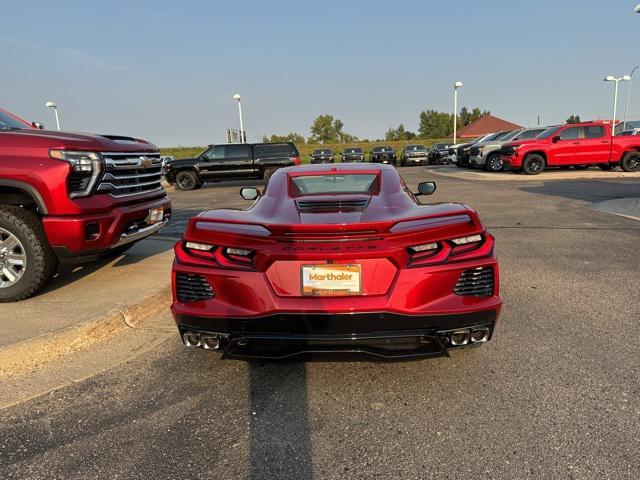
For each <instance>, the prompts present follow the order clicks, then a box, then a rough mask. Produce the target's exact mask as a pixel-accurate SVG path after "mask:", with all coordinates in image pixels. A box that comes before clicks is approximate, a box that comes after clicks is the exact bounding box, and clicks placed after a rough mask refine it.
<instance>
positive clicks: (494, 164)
mask: <svg viewBox="0 0 640 480" xmlns="http://www.w3.org/2000/svg"><path fill="white" fill-rule="evenodd" d="M484 168H485V169H486V170H487V171H488V172H499V171H501V170H502V169H503V168H504V162H503V161H502V160H501V159H500V154H498V153H492V154H490V155H489V156H488V157H487V161H486V163H485V164H484Z"/></svg>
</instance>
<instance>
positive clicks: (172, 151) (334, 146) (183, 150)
mask: <svg viewBox="0 0 640 480" xmlns="http://www.w3.org/2000/svg"><path fill="white" fill-rule="evenodd" d="M414 143H417V144H421V145H424V146H426V147H427V148H428V147H431V145H433V144H434V143H451V139H447V138H432V139H427V140H399V141H396V142H353V143H324V144H318V143H310V144H304V145H296V147H298V151H299V152H300V157H301V160H302V163H309V162H310V161H311V153H312V152H313V151H314V150H317V149H319V148H330V149H331V150H333V153H334V156H335V159H336V161H340V155H338V153H340V152H342V151H343V150H344V149H345V148H347V147H360V148H362V149H363V150H364V151H365V152H366V153H367V155H366V157H365V158H366V160H369V152H370V151H371V149H372V148H373V147H377V146H382V145H388V146H390V147H393V148H394V149H395V151H396V154H397V155H398V157H399V156H400V154H401V153H402V148H403V147H404V146H405V145H411V144H414ZM205 148H206V147H176V148H161V149H160V153H161V154H162V155H171V156H173V157H176V158H191V157H195V156H197V155H198V154H199V153H201V152H202V151H204V150H205Z"/></svg>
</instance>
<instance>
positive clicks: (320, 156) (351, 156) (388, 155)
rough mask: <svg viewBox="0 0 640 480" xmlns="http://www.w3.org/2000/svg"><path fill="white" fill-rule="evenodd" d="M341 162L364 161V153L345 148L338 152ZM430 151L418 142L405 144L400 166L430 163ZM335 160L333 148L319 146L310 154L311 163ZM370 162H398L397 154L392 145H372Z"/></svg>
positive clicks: (356, 148) (355, 149) (358, 149)
mask: <svg viewBox="0 0 640 480" xmlns="http://www.w3.org/2000/svg"><path fill="white" fill-rule="evenodd" d="M339 155H340V157H341V161H342V163H348V162H366V153H365V151H364V150H363V149H362V148H360V147H348V148H345V149H344V150H343V151H342V152H341V153H340V154H339ZM431 158H432V157H431V152H430V150H429V149H427V147H425V146H424V145H420V144H412V145H405V146H404V147H403V149H402V153H401V154H400V161H399V163H400V166H403V167H404V166H407V165H427V164H428V163H430V159H431ZM335 161H336V159H335V154H334V152H333V150H331V149H328V148H320V149H317V150H314V151H313V153H312V154H311V163H313V164H315V163H334V162H335ZM369 161H370V162H371V163H386V164H390V165H397V164H398V155H397V154H396V151H395V150H394V149H393V147H390V146H388V145H382V146H377V147H373V148H372V149H371V151H370V152H369Z"/></svg>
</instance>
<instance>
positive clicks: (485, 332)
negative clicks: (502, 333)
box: [449, 327, 491, 347]
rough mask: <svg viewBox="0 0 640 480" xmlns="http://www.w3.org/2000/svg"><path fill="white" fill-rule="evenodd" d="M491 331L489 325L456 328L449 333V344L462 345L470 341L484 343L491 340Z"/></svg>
mask: <svg viewBox="0 0 640 480" xmlns="http://www.w3.org/2000/svg"><path fill="white" fill-rule="evenodd" d="M490 334H491V331H490V330H489V328H487V327H479V328H471V329H464V330H454V331H453V332H451V333H450V334H449V344H450V345H451V346H452V347H461V346H463V345H467V344H469V343H483V342H486V341H487V340H489V335H490Z"/></svg>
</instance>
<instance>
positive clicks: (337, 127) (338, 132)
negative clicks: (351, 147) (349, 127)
mask: <svg viewBox="0 0 640 480" xmlns="http://www.w3.org/2000/svg"><path fill="white" fill-rule="evenodd" d="M343 128H344V123H342V120H340V119H339V118H335V119H334V118H333V115H327V114H325V115H320V116H318V117H316V119H315V120H314V121H313V124H312V125H311V137H310V138H309V143H345V142H354V141H356V140H357V137H355V136H354V135H350V134H348V133H346V132H345V131H344V130H343Z"/></svg>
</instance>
